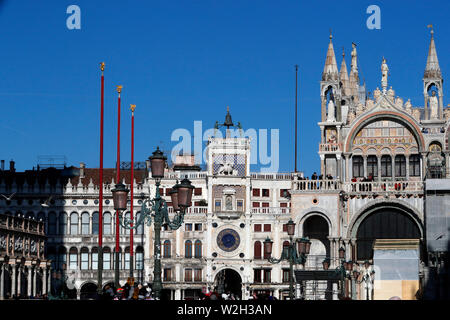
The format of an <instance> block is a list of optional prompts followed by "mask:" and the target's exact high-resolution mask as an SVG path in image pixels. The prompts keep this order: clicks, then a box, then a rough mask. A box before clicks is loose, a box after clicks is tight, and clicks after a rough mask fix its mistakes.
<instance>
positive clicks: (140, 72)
mask: <svg viewBox="0 0 450 320" xmlns="http://www.w3.org/2000/svg"><path fill="white" fill-rule="evenodd" d="M1 3H2V4H1V5H0V33H1V39H2V40H1V50H0V106H1V110H2V114H1V117H0V132H1V135H2V139H1V140H0V144H1V147H0V150H1V153H0V159H5V160H6V162H7V163H8V162H9V160H11V159H14V160H15V161H16V168H17V169H18V170H25V169H30V168H31V167H33V166H35V165H36V164H37V157H38V156H39V155H65V156H66V157H67V163H68V164H69V165H70V164H73V165H76V166H78V165H79V162H81V161H83V162H85V163H86V165H87V167H98V165H99V150H98V148H99V122H100V120H99V118H100V70H99V62H101V61H105V63H106V71H105V149H104V152H105V160H104V165H105V167H113V166H114V163H115V159H116V135H117V132H116V126H117V94H116V92H115V87H116V85H119V84H121V85H123V93H122V106H123V107H122V112H121V116H122V129H121V130H122V135H121V138H122V146H121V158H122V160H129V159H130V143H129V141H130V126H131V125H130V111H129V109H128V108H129V105H130V103H132V104H136V105H137V108H136V118H135V121H136V123H135V130H136V131H135V160H136V161H144V160H145V159H147V157H148V156H150V155H151V152H152V151H153V150H154V148H155V147H156V145H160V146H162V148H163V149H164V150H167V151H169V150H170V149H171V148H172V147H173V146H174V145H175V144H176V142H171V141H170V136H171V133H172V131H173V130H175V129H177V128H186V129H188V130H190V131H191V132H193V129H194V121H195V120H202V121H203V128H210V127H212V126H213V125H214V123H215V121H216V120H219V121H220V122H223V120H224V116H225V111H226V106H230V109H231V113H232V116H233V120H234V121H235V122H237V121H240V122H241V123H242V125H243V127H244V129H245V128H255V129H269V130H270V129H280V168H279V171H281V172H288V171H292V170H293V169H294V144H293V142H294V126H293V124H294V97H295V96H294V94H295V69H294V65H295V64H298V65H299V118H298V120H299V170H303V171H305V174H306V175H308V176H309V175H310V174H311V173H312V171H319V170H320V162H319V157H318V154H317V151H318V143H319V140H320V130H319V127H318V126H317V122H318V121H320V96H319V81H320V77H321V72H322V70H323V65H324V62H325V56H326V49H327V45H328V41H329V39H328V36H329V30H330V28H331V29H332V30H333V43H334V47H335V51H336V55H337V57H336V58H337V62H338V65H339V66H340V64H341V60H342V56H341V52H342V47H344V48H345V50H346V61H347V67H348V68H349V67H350V50H351V43H352V42H355V43H357V45H358V47H357V49H358V59H359V70H360V77H361V78H362V79H365V81H366V84H367V88H368V91H372V90H373V89H375V88H376V87H377V86H379V83H380V79H381V74H380V64H381V58H382V56H385V57H386V58H387V60H388V65H389V69H390V74H391V76H390V78H389V82H390V83H389V85H392V86H393V88H394V90H395V91H396V95H399V96H401V97H403V98H404V99H408V98H411V101H412V103H413V105H414V106H417V105H422V104H423V96H422V76H423V70H424V67H425V63H426V57H427V52H428V45H429V40H430V34H429V29H427V28H426V26H427V25H428V24H430V23H432V24H433V25H434V30H435V40H436V46H437V51H438V57H439V62H440V66H441V70H442V72H443V75H444V77H445V76H447V75H449V74H450V70H449V62H450V61H449V60H448V59H450V58H449V55H448V53H449V51H450V41H448V34H449V30H450V20H449V19H448V12H449V9H450V2H449V1H446V0H445V1H435V2H434V3H433V5H432V6H431V5H429V4H427V2H425V1H420V2H419V1H414V2H412V1H350V0H347V1H299V0H297V1H276V2H275V1H246V0H240V1H208V0H202V1H138V0H134V1H133V0H129V1H112V0H109V1H103V0H96V1H87V0H86V1H81V0H72V1H61V0H60V1H33V0H29V1H22V0H14V1H11V0H10V1H3V2H1ZM72 4H76V5H78V6H79V7H80V9H81V30H69V29H68V28H67V27H66V19H67V17H68V16H69V15H68V14H67V13H66V9H67V7H68V6H69V5H72ZM372 4H375V5H378V6H379V7H380V9H381V30H369V29H368V28H367V27H366V20H367V18H368V17H369V14H367V13H366V9H367V7H368V6H369V5H372ZM446 92H447V88H446V85H445V82H444V105H447V104H448V100H447V98H446ZM253 169H254V170H258V167H257V166H256V167H254V168H253Z"/></svg>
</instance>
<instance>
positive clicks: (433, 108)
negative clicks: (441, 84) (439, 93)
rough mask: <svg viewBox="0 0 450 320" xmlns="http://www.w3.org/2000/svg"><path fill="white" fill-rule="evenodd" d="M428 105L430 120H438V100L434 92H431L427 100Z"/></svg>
mask: <svg viewBox="0 0 450 320" xmlns="http://www.w3.org/2000/svg"><path fill="white" fill-rule="evenodd" d="M428 101H429V105H430V119H437V118H438V99H437V97H436V91H434V90H433V92H432V93H431V97H429V98H428Z"/></svg>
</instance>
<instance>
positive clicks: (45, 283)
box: [42, 267, 48, 294]
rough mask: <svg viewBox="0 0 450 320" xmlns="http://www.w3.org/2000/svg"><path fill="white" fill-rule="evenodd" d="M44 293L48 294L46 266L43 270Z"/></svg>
mask: <svg viewBox="0 0 450 320" xmlns="http://www.w3.org/2000/svg"><path fill="white" fill-rule="evenodd" d="M42 274H43V276H42V294H46V293H48V292H47V268H46V267H44V270H43V272H42Z"/></svg>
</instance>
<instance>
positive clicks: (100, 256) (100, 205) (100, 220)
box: [97, 62, 105, 293]
mask: <svg viewBox="0 0 450 320" xmlns="http://www.w3.org/2000/svg"><path fill="white" fill-rule="evenodd" d="M100 69H101V70H102V80H101V98H100V106H101V107H100V170H99V178H98V181H99V192H98V193H99V202H98V266H97V269H98V286H97V291H98V292H99V293H102V290H103V285H102V281H103V279H102V271H103V249H102V245H103V111H104V88H105V79H104V76H103V71H104V70H105V63H104V62H102V63H100Z"/></svg>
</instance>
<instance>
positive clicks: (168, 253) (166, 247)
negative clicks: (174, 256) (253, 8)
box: [163, 240, 171, 258]
mask: <svg viewBox="0 0 450 320" xmlns="http://www.w3.org/2000/svg"><path fill="white" fill-rule="evenodd" d="M163 257H164V258H170V257H171V245H170V240H165V241H164V244H163Z"/></svg>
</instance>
